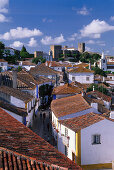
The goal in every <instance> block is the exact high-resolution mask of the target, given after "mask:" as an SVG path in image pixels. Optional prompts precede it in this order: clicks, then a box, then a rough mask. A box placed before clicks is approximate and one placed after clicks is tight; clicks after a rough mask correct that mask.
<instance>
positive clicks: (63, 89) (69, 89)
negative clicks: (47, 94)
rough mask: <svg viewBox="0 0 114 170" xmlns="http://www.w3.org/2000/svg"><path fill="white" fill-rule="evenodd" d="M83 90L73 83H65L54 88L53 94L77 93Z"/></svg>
mask: <svg viewBox="0 0 114 170" xmlns="http://www.w3.org/2000/svg"><path fill="white" fill-rule="evenodd" d="M81 91H82V89H81V88H79V87H75V86H72V85H71V84H65V85H63V86H58V87H55V88H54V89H53V92H52V93H53V94H56V95H59V94H60V95H61V94H76V93H80V92H81Z"/></svg>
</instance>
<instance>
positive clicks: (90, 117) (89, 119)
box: [59, 113, 105, 132]
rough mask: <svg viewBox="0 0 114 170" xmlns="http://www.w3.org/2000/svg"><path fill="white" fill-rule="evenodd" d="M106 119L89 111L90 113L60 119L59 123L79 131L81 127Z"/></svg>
mask: <svg viewBox="0 0 114 170" xmlns="http://www.w3.org/2000/svg"><path fill="white" fill-rule="evenodd" d="M104 119H105V117H102V116H100V115H99V114H96V113H88V114H85V115H82V116H78V117H75V118H71V119H65V120H60V121H59V123H61V124H63V125H64V126H66V127H68V128H69V129H72V130H73V131H75V132H77V131H78V130H80V129H84V128H86V127H88V126H91V125H93V124H94V123H97V122H99V121H102V120H104Z"/></svg>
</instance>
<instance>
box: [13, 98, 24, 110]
mask: <svg viewBox="0 0 114 170" xmlns="http://www.w3.org/2000/svg"><path fill="white" fill-rule="evenodd" d="M11 104H12V105H14V106H17V107H20V108H25V103H24V101H22V100H20V99H17V98H15V97H13V96H11Z"/></svg>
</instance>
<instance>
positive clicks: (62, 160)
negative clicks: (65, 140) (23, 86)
mask: <svg viewBox="0 0 114 170" xmlns="http://www.w3.org/2000/svg"><path fill="white" fill-rule="evenodd" d="M0 147H2V148H5V149H8V150H10V151H11V152H16V153H18V154H17V155H20V156H21V158H22V157H23V156H24V155H26V156H24V160H25V159H26V157H28V159H29V161H33V162H34V160H35V161H36V162H38V163H37V164H38V166H39V169H40V165H39V163H40V162H41V163H42V164H47V165H49V166H51V165H52V164H53V165H56V166H60V167H64V168H69V169H80V167H78V166H77V165H76V164H75V163H74V162H73V161H71V160H70V159H68V158H67V157H66V156H64V155H63V154H62V153H60V152H58V151H57V150H56V149H55V148H54V147H53V146H51V145H50V144H49V143H48V142H46V141H45V140H44V139H42V138H41V137H40V136H38V135H36V134H35V133H34V132H32V131H31V130H30V129H29V128H27V127H26V126H24V125H23V124H22V123H20V122H18V121H17V120H16V119H14V118H13V117H12V116H10V115H9V114H8V113H6V112H5V111H4V110H2V109H1V108H0ZM16 153H13V155H14V156H15V157H16V159H17V155H16ZM6 154H7V153H6ZM11 157H12V156H11ZM6 158H7V157H6ZM32 158H33V159H32ZM11 160H12V159H11ZM25 161H26V160H25ZM14 162H15V161H14ZM14 162H12V163H14ZM6 163H7V160H6ZM23 163H24V162H23ZM29 163H30V167H31V166H32V165H31V164H32V163H31V162H29ZM16 164H17V162H16ZM13 165H14V164H13ZM19 165H20V162H19ZM26 165H28V163H26ZM20 166H22V162H21V165H20Z"/></svg>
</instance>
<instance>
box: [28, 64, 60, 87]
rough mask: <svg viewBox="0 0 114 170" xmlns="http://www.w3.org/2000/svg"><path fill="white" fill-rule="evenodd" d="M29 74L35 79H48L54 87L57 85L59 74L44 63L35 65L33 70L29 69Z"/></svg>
mask: <svg viewBox="0 0 114 170" xmlns="http://www.w3.org/2000/svg"><path fill="white" fill-rule="evenodd" d="M29 73H30V74H31V75H32V76H33V77H35V78H37V77H40V76H43V77H46V78H49V79H51V80H52V81H53V83H54V84H55V86H57V85H58V83H59V77H60V72H58V71H55V70H53V69H51V68H50V67H48V66H46V65H45V64H44V63H42V64H40V65H37V66H36V67H35V68H31V69H30V72H29Z"/></svg>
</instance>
